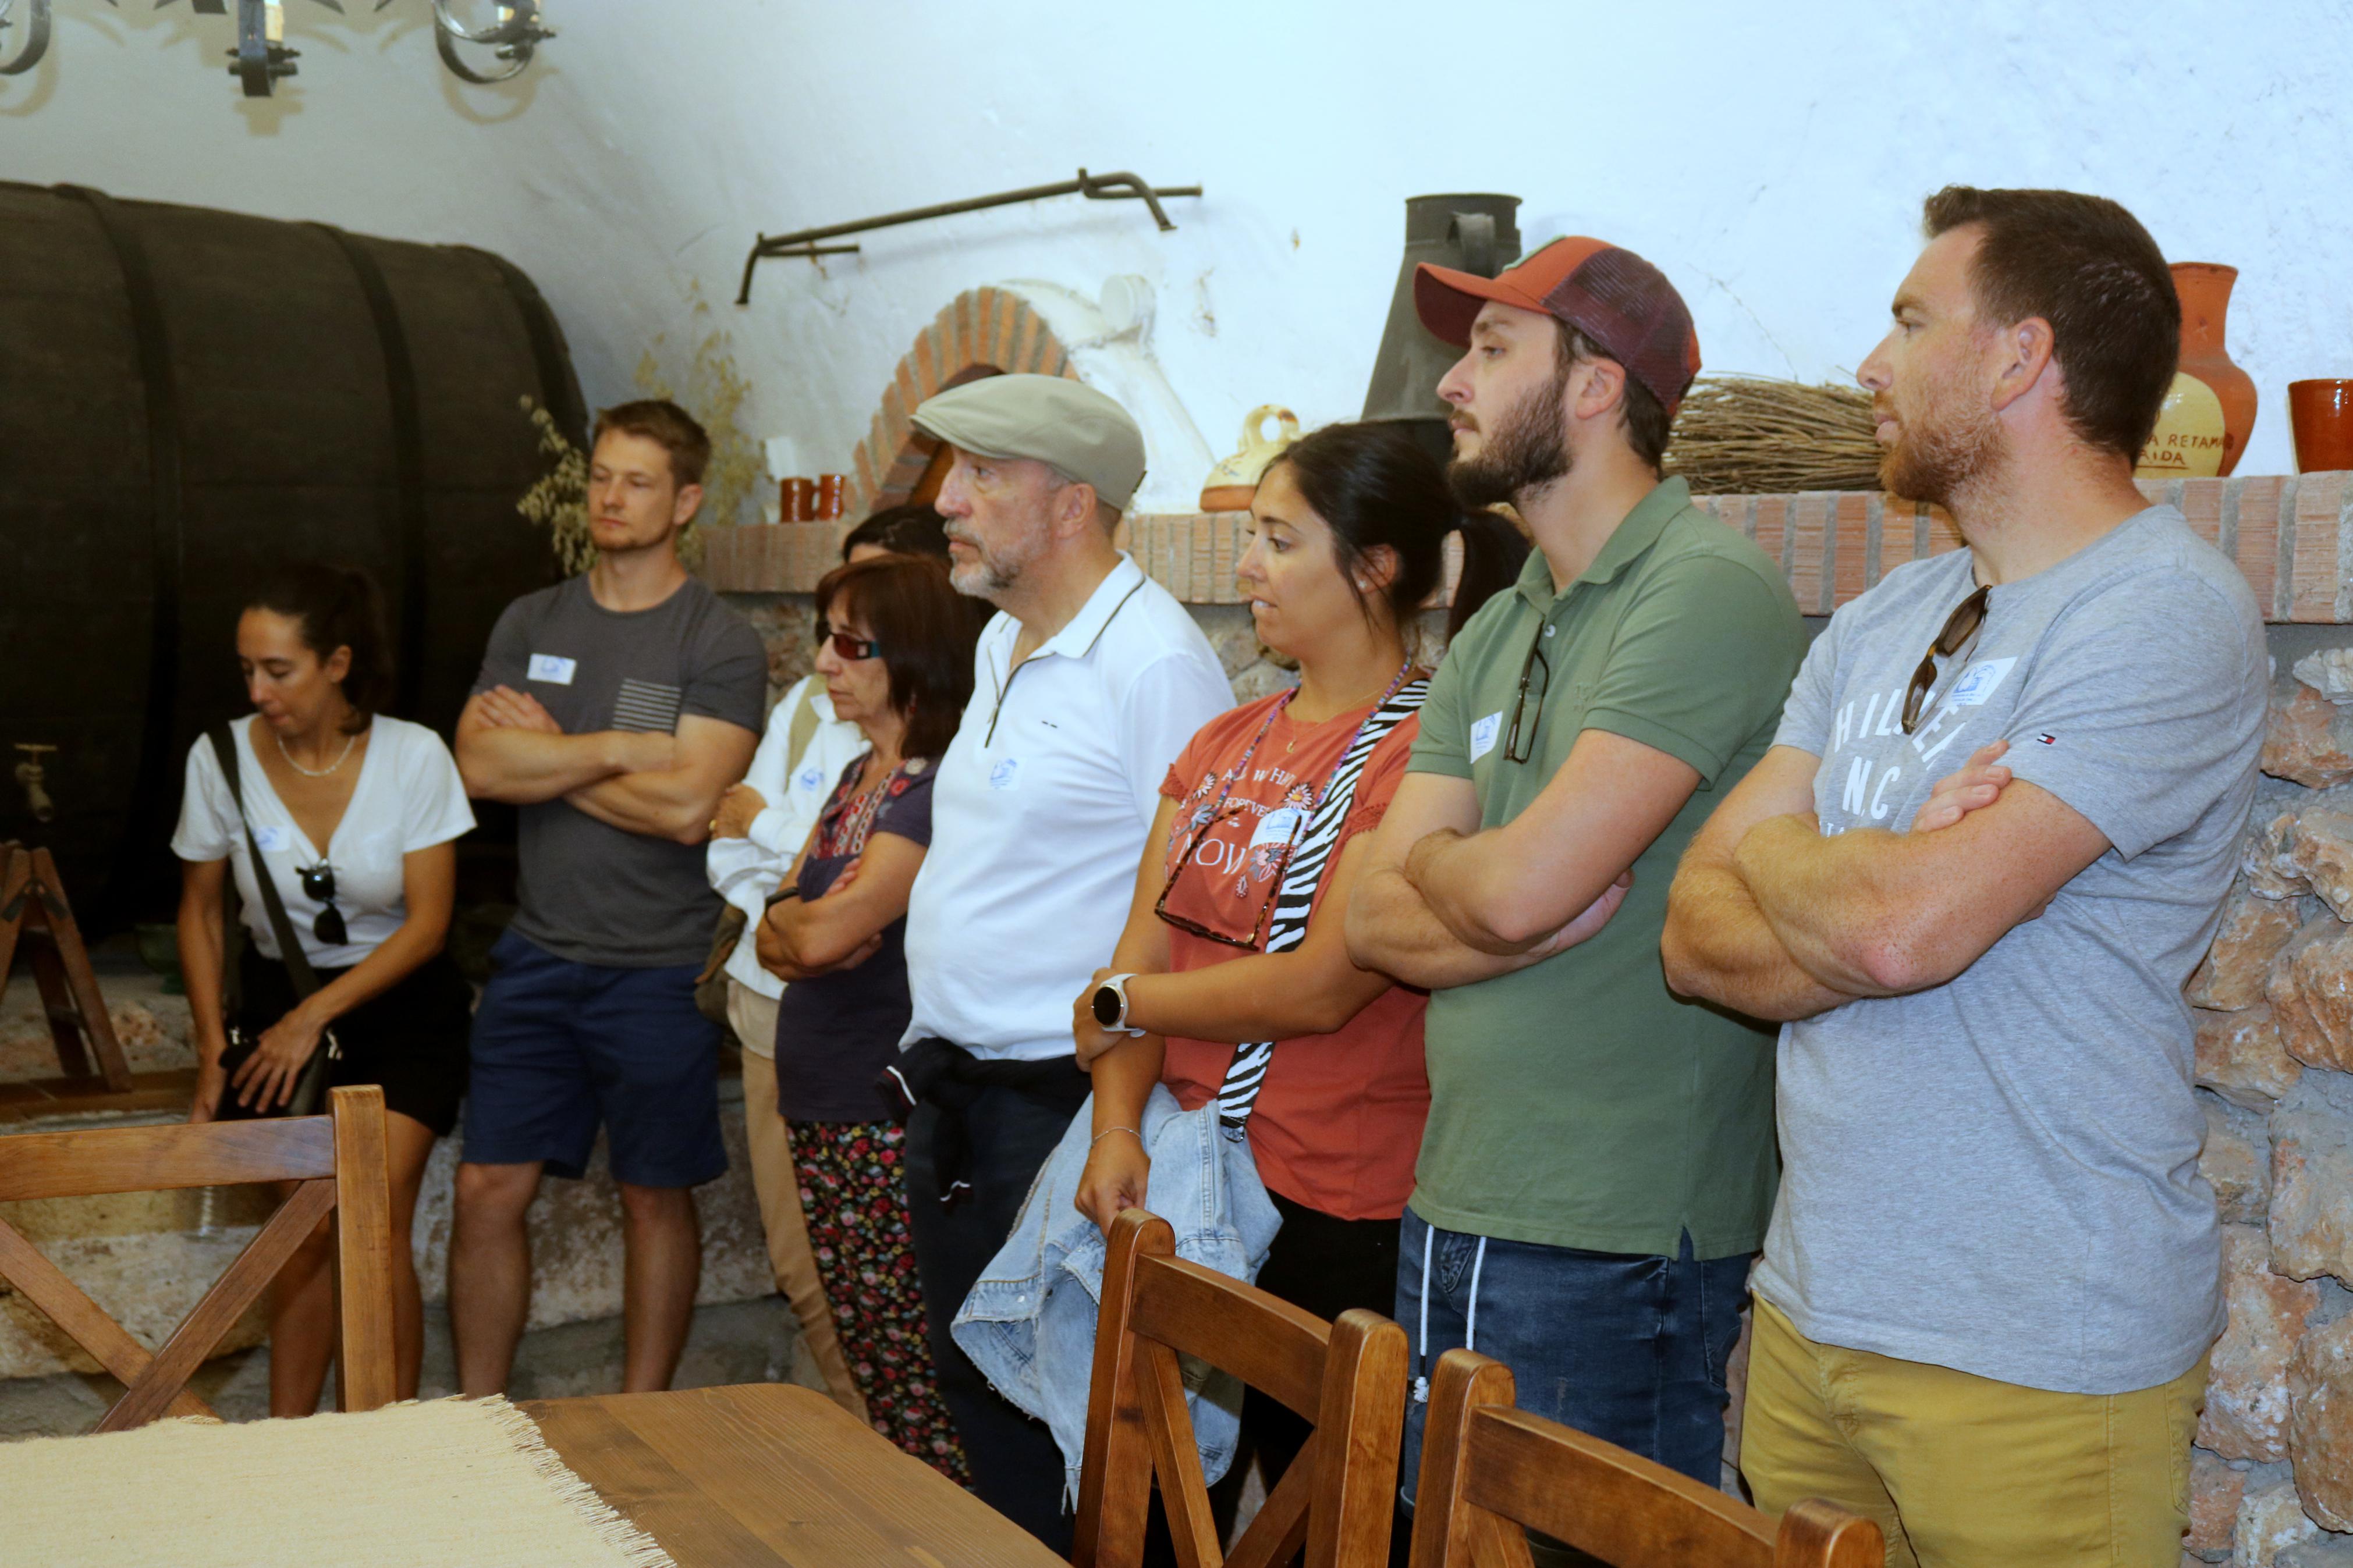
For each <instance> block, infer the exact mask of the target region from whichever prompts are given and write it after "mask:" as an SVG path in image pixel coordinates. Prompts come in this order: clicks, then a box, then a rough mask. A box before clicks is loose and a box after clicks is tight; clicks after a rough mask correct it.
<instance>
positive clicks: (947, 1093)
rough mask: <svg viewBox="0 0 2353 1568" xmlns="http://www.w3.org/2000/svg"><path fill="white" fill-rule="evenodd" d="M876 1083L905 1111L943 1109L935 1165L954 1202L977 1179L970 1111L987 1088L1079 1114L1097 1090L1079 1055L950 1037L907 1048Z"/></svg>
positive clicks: (945, 1200) (943, 1192) (947, 1201)
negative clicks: (1038, 1055)
mask: <svg viewBox="0 0 2353 1568" xmlns="http://www.w3.org/2000/svg"><path fill="white" fill-rule="evenodd" d="M875 1087H876V1088H878V1089H881V1092H882V1094H883V1096H884V1097H885V1098H886V1099H888V1100H891V1101H892V1103H893V1104H895V1105H897V1106H899V1107H901V1112H900V1114H901V1115H902V1117H903V1116H904V1115H905V1114H906V1113H907V1112H908V1111H911V1110H913V1109H914V1108H915V1106H916V1105H917V1104H919V1103H920V1104H924V1105H929V1106H931V1107H933V1108H934V1110H937V1111H938V1112H939V1118H938V1121H937V1123H936V1125H935V1126H934V1130H933V1133H932V1169H933V1170H934V1172H935V1173H937V1176H938V1180H939V1184H940V1202H941V1203H942V1204H944V1205H947V1206H948V1207H951V1208H953V1207H954V1206H955V1203H956V1200H957V1199H958V1198H961V1197H962V1196H963V1195H964V1194H965V1192H967V1191H968V1190H970V1188H971V1185H972V1183H971V1181H970V1179H969V1178H970V1175H971V1172H972V1130H971V1128H970V1127H968V1126H966V1125H965V1112H966V1111H968V1110H971V1109H972V1107H973V1105H974V1103H975V1102H976V1101H977V1100H979V1099H980V1097H981V1094H982V1093H983V1092H984V1091H985V1090H987V1089H1011V1090H1013V1091H1014V1092H1015V1093H1016V1094H1020V1095H1025V1096H1027V1097H1029V1099H1031V1100H1036V1101H1038V1102H1039V1104H1040V1105H1045V1106H1050V1107H1051V1108H1053V1109H1055V1110H1061V1111H1063V1112H1065V1113H1066V1114H1069V1115H1072V1116H1075V1115H1077V1114H1078V1111H1079V1108H1080V1107H1081V1106H1082V1105H1084V1104H1085V1103H1086V1102H1087V1097H1088V1096H1089V1095H1090V1094H1092V1093H1093V1092H1094V1079H1092V1078H1090V1077H1089V1076H1088V1075H1087V1074H1086V1073H1084V1072H1082V1071H1081V1070H1080V1069H1079V1066H1078V1059H1077V1058H1076V1057H1050V1058H1047V1059H1046V1060H1044V1061H1015V1060H1009V1059H1006V1058H994V1057H977V1056H975V1055H973V1054H972V1052H970V1051H968V1050H965V1048H964V1047H962V1046H959V1045H955V1044H953V1043H951V1042H949V1041H947V1040H941V1039H929V1038H927V1039H921V1040H917V1041H915V1042H914V1043H913V1044H912V1045H910V1046H908V1047H906V1048H905V1049H904V1050H902V1051H901V1052H900V1053H899V1059H898V1060H897V1061H895V1062H893V1063H892V1064H891V1065H890V1066H889V1067H886V1068H883V1069H882V1077H881V1079H880V1080H879V1081H878V1082H877V1084H876V1086H875Z"/></svg>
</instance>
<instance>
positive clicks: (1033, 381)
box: [914, 375, 1144, 511]
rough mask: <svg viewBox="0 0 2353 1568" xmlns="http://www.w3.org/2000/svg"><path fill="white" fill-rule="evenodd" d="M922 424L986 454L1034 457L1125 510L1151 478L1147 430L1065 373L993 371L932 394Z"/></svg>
mask: <svg viewBox="0 0 2353 1568" xmlns="http://www.w3.org/2000/svg"><path fill="white" fill-rule="evenodd" d="M914 426H915V428H916V429H918V430H921V431H922V432H923V434H925V435H926V436H932V437H937V438H938V439H940V440H942V441H945V442H946V443H948V445H950V446H952V447H963V448H964V449H965V451H967V452H977V453H979V454H980V455H981V456H982V457H984V458H1035V459H1036V460H1037V461H1039V462H1041V463H1051V464H1052V465H1053V466H1054V467H1056V468H1060V469H1061V470H1062V472H1064V473H1066V474H1068V475H1070V476H1071V478H1072V479H1081V480H1083V481H1085V482H1086V483H1088V484H1091V485H1092V486H1094V488H1095V496H1096V498H1097V499H1098V500H1101V501H1102V502H1103V504H1104V505H1105V506H1110V507H1115V508H1118V509H1119V510H1123V511H1124V510H1126V508H1127V503H1128V502H1130V501H1132V500H1134V499H1135V488H1136V487H1137V486H1138V485H1140V484H1142V483H1143V482H1144V432H1143V431H1141V430H1139V429H1137V428H1136V426H1135V421H1134V419H1132V418H1130V417H1129V416H1128V412H1127V410H1126V409H1124V408H1122V407H1121V406H1120V405H1118V404H1117V403H1115V402H1113V400H1112V399H1111V398H1108V397H1106V396H1104V395H1103V394H1102V393H1100V392H1097V391H1096V390H1095V389H1094V388H1093V387H1092V386H1089V385H1087V384H1084V383H1083V382H1076V381H1071V380H1069V379H1067V378H1065V377H1063V376H1059V375H992V376H988V377H986V378H985V379H983V380H980V381H972V382H966V383H965V384H964V385H962V386H954V387H950V388H949V389H948V390H947V391H945V392H943V393H941V394H940V395H938V396H937V397H934V398H929V399H927V400H925V401H924V402H923V404H922V405H920V406H919V407H917V408H916V410H915V414H914Z"/></svg>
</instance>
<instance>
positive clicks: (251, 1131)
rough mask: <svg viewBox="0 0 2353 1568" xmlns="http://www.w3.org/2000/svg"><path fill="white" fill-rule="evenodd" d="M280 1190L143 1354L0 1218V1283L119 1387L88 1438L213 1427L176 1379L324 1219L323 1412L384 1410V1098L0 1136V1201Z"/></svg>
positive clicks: (388, 1369)
mask: <svg viewBox="0 0 2353 1568" xmlns="http://www.w3.org/2000/svg"><path fill="white" fill-rule="evenodd" d="M281 1181H293V1182H298V1183H300V1185H299V1186H297V1187H296V1188H295V1189H294V1192H293V1195H292V1196H290V1197H289V1198H288V1199H287V1200H286V1202H285V1203H283V1204H281V1205H279V1208H278V1212H277V1213H275V1214H273V1215H270V1216H269V1222H268V1223H267V1224H265V1225H264V1226H262V1227H261V1230H260V1232H259V1234H258V1235H256V1236H255V1237H254V1238H253V1240H252V1241H251V1243H249V1244H248V1246H247V1247H246V1249H245V1250H244V1251H243V1252H241V1253H239V1254H237V1258H236V1260H235V1261H233V1262H232V1263H230V1265H229V1266H228V1270H227V1272H226V1273H224V1274H223V1275H222V1276H221V1277H220V1279H217V1280H216V1281H215V1282H214V1284H213V1288H212V1289H209V1290H207V1291H206V1292H205V1295H204V1299H203V1300H200V1301H198V1302H197V1303H196V1305H195V1310H193V1311H191V1312H190V1313H189V1314H188V1316H187V1319H186V1321H184V1322H182V1323H181V1324H180V1326H179V1328H178V1329H176V1330H174V1331H173V1334H172V1337H171V1338H170V1339H169V1340H167V1341H165V1342H164V1347H163V1349H161V1350H159V1351H157V1352H154V1353H153V1354H152V1355H151V1354H149V1353H148V1352H147V1351H146V1349H145V1348H144V1347H143V1346H142V1345H141V1344H140V1343H139V1342H137V1341H136V1340H133V1339H132V1337H131V1336H130V1334H129V1333H127V1332H125V1331H124V1330H123V1328H122V1326H121V1324H119V1323H117V1322H116V1321H114V1320H113V1319H112V1318H110V1317H108V1316H107V1315H106V1313H105V1312H104V1311H103V1310H101V1309H100V1307H99V1305H98V1304H97V1303H96V1302H95V1301H92V1300H90V1298H89V1297H88V1296H86V1295H84V1294H83V1293H82V1290H81V1288H80V1287H79V1286H78V1285H76V1284H75V1283H74V1282H73V1281H72V1280H70V1279H67V1278H66V1276H65V1274H64V1272H63V1271H62V1270H60V1269H59V1268H58V1266H57V1265H56V1264H54V1263H51V1262H50V1261H49V1260H48V1259H47V1258H46V1257H44V1256H42V1254H41V1253H40V1252H39V1251H38V1250H37V1249H36V1248H35V1247H34V1246H33V1245H32V1243H30V1242H28V1241H26V1239H25V1237H24V1236H23V1234H22V1233H20V1232H19V1231H18V1230H17V1229H16V1227H15V1226H12V1225H10V1224H9V1223H8V1222H7V1221H6V1220H5V1219H0V1280H5V1282H6V1283H8V1284H10V1285H12V1286H14V1287H15V1288H16V1290H17V1292H18V1293H19V1294H20V1295H22V1296H23V1297H24V1298H25V1299H26V1300H28V1301H30V1302H31V1303H32V1304H33V1305H34V1306H36V1307H37V1308H39V1309H40V1310H41V1311H42V1312H44V1313H45V1314H47V1317H48V1318H49V1320H50V1321H52V1322H54V1323H56V1324H57V1325H58V1327H59V1328H60V1329H63V1330H64V1331H66V1332H67V1333H68V1334H69V1335H71V1336H72V1337H73V1339H74V1340H75V1342H78V1343H79V1345H80V1346H81V1347H82V1348H83V1349H84V1350H86V1351H88V1352H90V1354H91V1355H93V1356H95V1357H97V1358H98V1363H99V1364H100V1366H102V1367H104V1368H105V1369H106V1370H107V1371H108V1372H110V1373H113V1374H114V1375H115V1376H116V1377H117V1378H119V1379H121V1381H122V1383H123V1384H124V1392H123V1394H122V1397H121V1398H120V1399H118V1400H116V1401H115V1402H114V1404H113V1405H112V1406H111V1408H109V1409H108V1411H107V1412H106V1414H105V1415H103V1416H102V1417H100V1420H99V1423H98V1426H97V1430H99V1431H100V1432H119V1431H123V1430H125V1429H127V1428H130V1427H132V1426H144V1425H146V1424H147V1423H148V1422H150V1421H153V1420H154V1419H155V1418H156V1417H158V1416H160V1415H212V1414H213V1412H212V1410H211V1409H210V1408H209V1407H207V1406H206V1404H205V1403H204V1401H202V1400H200V1399H198V1398H197V1397H196V1396H195V1394H190V1393H189V1392H188V1391H187V1387H186V1384H187V1381H188V1378H189V1376H190V1375H191V1374H192V1373H195V1370H196V1368H197V1367H198V1366H199V1365H201V1364H202V1363H203V1362H204V1359H205V1357H206V1354H208V1353H209V1352H211V1351H212V1349H213V1347H214V1346H216V1345H217V1344H218V1343H219V1342H220V1340H221V1336H222V1335H223V1334H226V1333H227V1332H228V1331H229V1329H230V1328H231V1327H232V1326H233V1325H235V1323H236V1322H237V1319H238V1318H239V1317H240V1316H242V1315H243V1314H244V1312H245V1310H246V1309H247V1308H248V1306H250V1305H251V1304H252V1303H253V1300H254V1299H255V1298H256V1297H258V1296H259V1295H260V1293H261V1291H262V1289H263V1288H264V1287H266V1286H267V1285H268V1284H269V1281H270V1280H271V1279H274V1278H275V1277H276V1276H277V1273H278V1271H279V1269H280V1268H282V1267H283V1266H284V1265H285V1262H286V1260H287V1259H288V1258H290V1257H291V1256H293V1253H294V1249H295V1248H296V1247H299V1246H301V1243H302V1240H303V1238H304V1237H308V1236H309V1235H310V1234H311V1231H312V1230H313V1229H315V1228H316V1227H317V1226H318V1223H319V1221H320V1220H321V1219H322V1218H326V1217H327V1216H329V1215H332V1216H333V1220H334V1249H335V1404H336V1407H337V1408H338V1409H343V1410H373V1409H375V1407H376V1406H378V1405H389V1404H391V1403H392V1401H393V1398H394V1392H393V1350H392V1183H391V1178H390V1175H389V1174H388V1172H387V1167H386V1165H385V1122H384V1090H382V1089H377V1088H375V1086H373V1085H369V1086H366V1087H364V1088H355V1089H336V1090H335V1091H334V1096H333V1104H332V1113H331V1114H329V1115H326V1116H305V1117H299V1118H281V1119H276V1120H264V1121H210V1122H203V1123H198V1124H195V1125H189V1124H185V1123H180V1124H175V1125H172V1126H164V1127H123V1128H112V1129H104V1130H98V1131H82V1132H17V1133H11V1134H8V1135H5V1136H0V1202H13V1201H18V1200H22V1199H26V1198H63V1197H82V1196H87V1195H91V1194H100V1193H144V1192H162V1191H166V1190H169V1189H172V1188H175V1187H211V1186H227V1185H232V1184H237V1183H242V1182H281Z"/></svg>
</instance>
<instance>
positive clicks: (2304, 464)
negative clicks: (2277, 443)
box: [2287, 381, 2353, 474]
mask: <svg viewBox="0 0 2353 1568" xmlns="http://www.w3.org/2000/svg"><path fill="white" fill-rule="evenodd" d="M2287 414H2288V422H2289V424H2290V425H2292V426H2294V427H2295V469H2296V472H2298V473H2300V474H2318V473H2326V472H2328V471H2330V470H2332V469H2338V468H2353V381H2291V382H2289V383H2288V384H2287Z"/></svg>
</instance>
